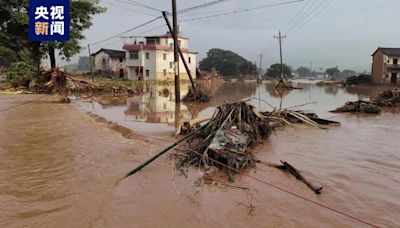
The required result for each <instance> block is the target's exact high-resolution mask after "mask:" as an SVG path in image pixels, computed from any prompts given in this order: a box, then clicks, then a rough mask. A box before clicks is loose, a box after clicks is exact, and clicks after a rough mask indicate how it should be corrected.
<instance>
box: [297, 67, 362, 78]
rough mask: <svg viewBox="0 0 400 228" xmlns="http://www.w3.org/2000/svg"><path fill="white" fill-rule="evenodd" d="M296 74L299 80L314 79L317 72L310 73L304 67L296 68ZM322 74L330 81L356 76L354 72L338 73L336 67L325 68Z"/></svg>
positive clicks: (308, 69)
mask: <svg viewBox="0 0 400 228" xmlns="http://www.w3.org/2000/svg"><path fill="white" fill-rule="evenodd" d="M296 73H297V74H298V75H299V77H301V78H305V77H316V74H317V72H315V71H311V69H310V68H308V67H304V66H301V67H299V68H297V70H296ZM319 73H321V72H319ZM323 73H325V74H326V75H327V76H329V78H330V79H331V80H342V79H346V78H348V77H351V76H355V75H357V72H356V71H354V70H348V69H345V70H343V71H340V70H339V68H338V67H337V66H336V67H331V68H327V69H326V70H325V71H324V72H323Z"/></svg>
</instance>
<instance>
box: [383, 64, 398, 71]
mask: <svg viewBox="0 0 400 228" xmlns="http://www.w3.org/2000/svg"><path fill="white" fill-rule="evenodd" d="M386 67H387V69H388V70H400V65H399V64H386Z"/></svg>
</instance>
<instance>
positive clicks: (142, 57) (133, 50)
mask: <svg viewBox="0 0 400 228" xmlns="http://www.w3.org/2000/svg"><path fill="white" fill-rule="evenodd" d="M178 40H179V46H180V49H181V51H182V52H183V56H184V58H185V60H186V63H187V64H188V67H189V69H190V72H191V74H192V77H193V78H196V55H197V53H195V52H189V45H188V44H189V43H188V41H189V40H188V38H185V37H179V38H178ZM123 49H124V50H125V51H126V57H125V58H126V72H127V77H128V79H132V80H158V81H164V80H168V81H172V80H174V39H173V38H172V36H171V34H170V33H167V34H165V35H162V36H148V37H142V38H136V40H135V41H134V43H130V44H128V43H125V45H124V47H123ZM179 76H180V79H181V80H189V76H188V74H187V73H186V70H185V67H184V65H183V62H182V60H181V59H180V60H179Z"/></svg>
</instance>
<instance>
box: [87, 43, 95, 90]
mask: <svg viewBox="0 0 400 228" xmlns="http://www.w3.org/2000/svg"><path fill="white" fill-rule="evenodd" d="M87 48H88V51H89V66H90V74H91V75H92V81H93V83H94V74H93V66H92V54H91V53H90V44H88V45H87Z"/></svg>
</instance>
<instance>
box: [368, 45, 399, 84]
mask: <svg viewBox="0 0 400 228" xmlns="http://www.w3.org/2000/svg"><path fill="white" fill-rule="evenodd" d="M372 57H373V63H372V82H373V83H375V84H390V83H391V84H395V85H396V84H399V83H400V48H378V49H377V50H376V51H375V52H374V53H373V54H372Z"/></svg>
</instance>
